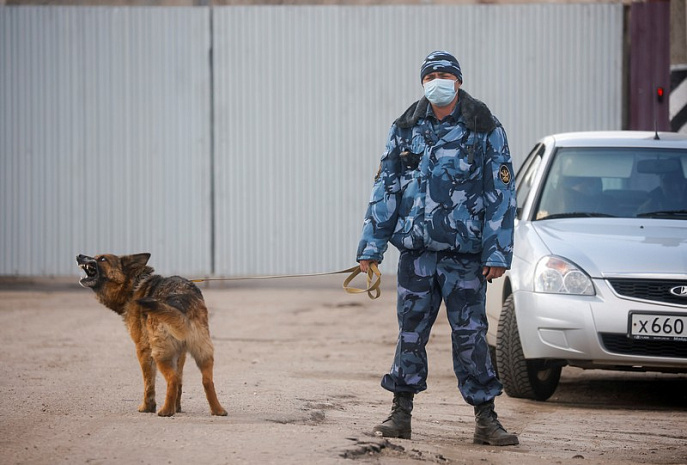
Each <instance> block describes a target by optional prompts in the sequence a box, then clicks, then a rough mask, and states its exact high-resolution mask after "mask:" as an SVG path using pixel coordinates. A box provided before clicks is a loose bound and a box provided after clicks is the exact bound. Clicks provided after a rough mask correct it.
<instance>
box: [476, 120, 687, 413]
mask: <svg viewBox="0 0 687 465" xmlns="http://www.w3.org/2000/svg"><path fill="white" fill-rule="evenodd" d="M686 178H687V136H685V135H678V134H673V133H653V132H630V131H616V132H587V133H569V134H557V135H552V136H548V137H545V138H543V139H542V140H540V141H539V142H538V143H537V144H536V146H535V147H534V148H533V149H532V151H531V152H530V154H529V155H528V156H527V159H526V160H525V161H524V163H523V165H522V167H521V168H520V169H519V170H518V174H517V176H516V179H515V183H516V190H517V202H518V213H517V219H516V222H515V247H514V257H513V265H512V268H511V270H509V271H508V272H507V273H506V275H505V276H504V277H503V278H502V279H498V280H495V281H494V282H493V283H492V284H489V287H488V291H487V315H488V318H489V333H488V335H487V339H488V341H489V345H490V346H491V349H492V356H493V358H494V359H495V361H496V367H497V371H498V374H499V377H500V379H501V381H502V382H503V384H504V389H505V392H506V393H507V394H508V395H509V396H511V397H521V398H528V399H537V400H546V399H548V398H549V397H550V396H551V395H552V394H553V392H554V391H555V389H556V387H557V386H558V382H559V380H560V375H561V369H562V367H564V366H566V365H570V366H575V367H581V368H585V369H588V368H594V369H605V370H642V371H663V372H687V180H686Z"/></svg>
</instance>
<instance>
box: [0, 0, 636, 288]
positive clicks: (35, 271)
mask: <svg viewBox="0 0 687 465" xmlns="http://www.w3.org/2000/svg"><path fill="white" fill-rule="evenodd" d="M211 31H212V37H211ZM622 31H623V24H622V5H620V4H584V5H541V4H540V5H509V6H496V5H470V6H374V7H356V6H288V7H285V6H261V7H224V8H214V9H212V10H211V9H208V8H191V9H188V8H157V9H147V8H59V7H58V8H55V7H22V8H17V7H4V8H2V7H0V63H2V69H1V70H0V73H2V74H0V77H1V79H0V117H2V122H1V123H0V150H2V159H1V160H0V170H1V174H0V180H1V181H2V187H0V193H1V194H2V199H1V200H0V215H1V218H2V221H3V225H2V229H1V230H0V232H1V233H2V239H1V242H0V247H1V249H0V254H1V255H0V275H14V274H19V275H65V274H66V275H69V274H75V271H76V270H75V267H74V265H73V263H74V262H73V256H74V255H75V254H76V253H79V252H85V253H91V252H97V251H103V250H109V251H114V252H135V251H143V250H147V251H150V252H152V253H153V258H152V259H151V263H152V264H153V265H154V266H155V267H156V269H157V270H158V271H160V272H163V273H180V274H184V275H186V276H192V275H198V274H210V273H212V272H213V262H214V274H216V275H220V276H230V275H254V274H280V273H303V272H318V271H329V270H334V269H339V268H343V267H347V266H350V265H351V264H352V263H353V262H354V258H355V257H354V255H355V249H356V247H357V241H358V234H359V232H360V227H361V224H362V218H363V214H364V211H365V208H366V204H367V199H368V197H369V192H370V188H371V183H372V177H373V176H374V174H375V172H376V169H377V166H378V164H379V157H380V155H381V153H382V151H383V149H384V144H385V141H386V134H387V131H388V128H389V126H390V124H391V122H392V121H393V119H395V118H396V117H397V116H398V115H399V114H400V113H401V112H402V111H403V110H404V109H405V108H406V107H407V106H408V105H409V104H410V103H412V101H414V100H416V99H417V98H419V97H420V96H421V92H422V89H421V86H420V82H419V65H420V63H421V61H422V60H423V58H424V57H425V55H426V54H427V53H428V52H429V51H431V50H434V49H438V48H442V49H447V50H450V51H452V52H453V53H454V54H455V55H456V56H457V57H458V59H459V60H460V62H461V65H462V68H463V76H464V86H463V88H464V89H465V90H467V91H468V92H470V93H471V94H473V95H474V96H475V97H477V98H480V99H481V100H483V101H485V102H486V103H487V104H488V105H489V106H490V107H491V109H492V110H493V112H494V113H495V114H496V115H497V116H498V117H499V119H500V120H501V121H502V123H503V124H504V126H505V127H506V129H507V131H508V134H509V139H510V145H511V150H512V153H513V155H514V158H515V161H516V165H517V164H518V163H519V162H520V161H522V159H523V158H524V156H525V155H526V152H527V150H528V149H529V147H530V145H532V144H533V143H534V141H535V140H536V139H537V138H539V137H541V136H543V135H545V134H547V133H550V132H558V131H568V130H582V129H618V128H620V126H621V106H622V101H621V90H622V89H621V83H622ZM210 50H212V55H211V58H209V51H210ZM210 102H212V106H211V104H210ZM211 172H212V175H211ZM213 186H214V191H213V190H212V189H213ZM213 204H214V211H213V210H212V209H211V206H212V205H213ZM213 225H214V229H213ZM396 257H397V255H396V254H395V253H394V252H393V251H391V252H390V253H389V255H388V257H387V260H386V266H385V267H383V271H385V272H394V271H395V270H394V263H395V261H396Z"/></svg>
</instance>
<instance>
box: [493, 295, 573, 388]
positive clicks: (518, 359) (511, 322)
mask: <svg viewBox="0 0 687 465" xmlns="http://www.w3.org/2000/svg"><path fill="white" fill-rule="evenodd" d="M496 360H497V362H496V364H497V366H498V371H499V379H500V380H501V382H502V383H503V389H504V390H505V391H506V394H508V395H509V396H510V397H519V398H522V399H534V400H546V399H548V398H549V397H551V395H552V394H553V392H554V391H555V390H556V388H557V387H558V382H559V381H560V379H561V366H557V365H550V364H546V363H544V361H542V360H526V359H525V355H524V353H523V351H522V343H521V342H520V333H519V332H518V322H517V321H516V317H515V303H514V302H513V296H512V295H510V296H508V298H507V299H506V301H505V302H504V303H503V309H502V310H501V317H500V318H499V326H498V330H497V333H496Z"/></svg>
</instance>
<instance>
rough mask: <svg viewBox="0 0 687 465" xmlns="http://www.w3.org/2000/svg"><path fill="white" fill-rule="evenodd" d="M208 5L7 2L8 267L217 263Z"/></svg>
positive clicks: (0, 257)
mask: <svg viewBox="0 0 687 465" xmlns="http://www.w3.org/2000/svg"><path fill="white" fill-rule="evenodd" d="M208 21H209V10H208V9H200V8H165V9H153V8H68V7H64V8H53V7H4V8H0V63H2V69H1V71H0V72H1V73H2V75H1V78H0V117H1V118H2V123H1V124H0V150H1V151H2V158H1V160H0V179H1V182H2V186H1V187H0V192H1V195H2V199H1V201H0V217H1V218H2V230H1V233H2V238H1V245H0V274H3V275H15V274H16V275H29V276H44V275H73V274H77V273H78V268H76V264H75V263H76V262H75V260H74V257H75V256H76V254H77V253H96V252H104V251H112V252H115V253H126V252H137V251H150V252H153V254H154V259H153V262H155V263H157V264H160V265H161V268H163V269H165V270H167V271H174V272H184V273H202V272H205V271H206V270H208V268H209V266H210V245H209V244H210V212H211V209H210V188H209V186H210V168H209V154H210V126H209V115H210V84H209V76H210V69H209V67H208V58H207V57H208V51H209V49H210V31H209V28H208Z"/></svg>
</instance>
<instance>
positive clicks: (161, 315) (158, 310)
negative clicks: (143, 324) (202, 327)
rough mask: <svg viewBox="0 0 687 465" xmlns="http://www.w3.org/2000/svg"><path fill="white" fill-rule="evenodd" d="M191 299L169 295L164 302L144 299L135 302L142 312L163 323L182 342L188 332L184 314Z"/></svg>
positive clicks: (151, 298) (187, 322)
mask: <svg viewBox="0 0 687 465" xmlns="http://www.w3.org/2000/svg"><path fill="white" fill-rule="evenodd" d="M191 299H192V298H191V297H190V296H187V295H183V294H178V295H171V296H168V297H166V298H165V299H164V300H159V299H155V298H153V297H144V298H143V299H138V300H137V301H136V303H137V304H139V305H140V306H141V307H143V311H144V312H145V313H148V314H150V315H155V317H156V318H158V319H159V320H161V321H162V322H163V323H165V324H166V325H167V326H168V328H169V332H170V333H171V334H172V336H174V338H175V339H178V340H180V341H183V340H185V339H186V337H187V335H188V332H189V321H188V318H187V317H186V314H185V313H184V311H185V309H187V308H188V307H189V305H190V304H191Z"/></svg>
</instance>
